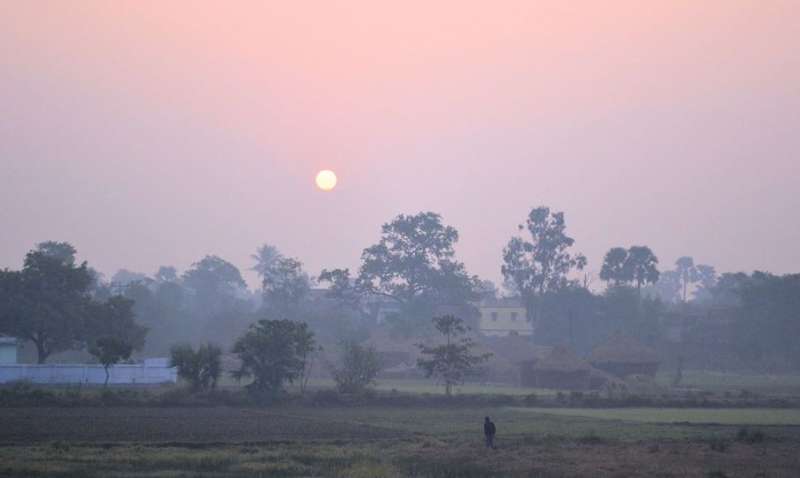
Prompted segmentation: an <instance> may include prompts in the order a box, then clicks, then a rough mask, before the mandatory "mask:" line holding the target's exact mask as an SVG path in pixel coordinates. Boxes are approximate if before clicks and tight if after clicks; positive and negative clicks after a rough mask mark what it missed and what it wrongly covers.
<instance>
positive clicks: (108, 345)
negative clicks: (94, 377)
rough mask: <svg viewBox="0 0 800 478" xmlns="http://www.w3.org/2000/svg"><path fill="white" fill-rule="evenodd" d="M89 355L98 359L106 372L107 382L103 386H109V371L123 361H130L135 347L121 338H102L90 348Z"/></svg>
mask: <svg viewBox="0 0 800 478" xmlns="http://www.w3.org/2000/svg"><path fill="white" fill-rule="evenodd" d="M89 353H90V354H92V355H94V356H95V357H96V358H97V361H98V362H100V363H101V364H102V365H103V370H105V372H106V381H105V383H103V386H104V387H105V386H108V378H109V373H108V369H109V367H111V366H112V365H116V364H117V363H119V362H120V361H122V360H128V359H129V358H130V357H131V353H133V346H131V344H129V343H128V342H126V341H125V340H123V339H121V338H119V337H100V338H99V339H97V340H96V341H95V342H94V343H93V344H92V345H90V346H89Z"/></svg>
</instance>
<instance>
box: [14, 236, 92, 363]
mask: <svg viewBox="0 0 800 478" xmlns="http://www.w3.org/2000/svg"><path fill="white" fill-rule="evenodd" d="M74 254H75V249H74V248H73V247H72V246H71V245H69V244H67V243H57V242H45V243H42V244H40V245H39V246H38V247H37V248H36V249H34V250H32V251H30V252H29V253H28V254H27V255H26V256H25V263H24V267H23V269H22V270H21V271H9V270H4V271H2V272H0V298H2V300H0V304H2V305H0V332H3V333H5V334H9V335H12V336H15V337H19V338H22V339H25V340H30V341H31V342H33V344H34V346H35V347H36V352H37V355H38V362H39V363H44V362H45V361H46V360H47V358H48V357H49V356H50V355H52V354H53V353H57V352H61V351H64V350H69V349H72V348H79V347H80V346H81V344H82V342H83V341H84V340H83V339H84V338H85V325H86V324H85V321H84V318H85V316H86V314H87V309H88V307H89V305H90V296H89V291H90V287H91V285H92V283H93V281H94V276H93V274H92V273H91V272H90V270H89V268H88V266H87V265H86V263H85V262H84V263H83V264H81V265H79V266H78V265H75V258H74Z"/></svg>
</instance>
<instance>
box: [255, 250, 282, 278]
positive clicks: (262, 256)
mask: <svg viewBox="0 0 800 478" xmlns="http://www.w3.org/2000/svg"><path fill="white" fill-rule="evenodd" d="M250 257H251V258H252V259H253V260H254V261H256V264H255V265H254V266H253V267H252V269H251V270H254V271H256V273H258V275H259V277H261V279H262V280H264V279H266V278H267V277H269V276H270V275H271V274H272V273H273V271H274V270H275V266H276V264H277V262H278V261H279V260H281V259H282V258H283V254H281V253H280V251H279V250H278V248H277V247H275V246H273V245H270V244H264V245H262V246H261V247H259V248H258V249H257V250H256V253H255V254H252V255H251V256H250Z"/></svg>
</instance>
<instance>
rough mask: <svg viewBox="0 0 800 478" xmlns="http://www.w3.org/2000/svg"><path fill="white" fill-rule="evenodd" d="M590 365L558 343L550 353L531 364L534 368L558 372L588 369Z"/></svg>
mask: <svg viewBox="0 0 800 478" xmlns="http://www.w3.org/2000/svg"><path fill="white" fill-rule="evenodd" d="M591 368H592V367H591V365H589V363H588V362H586V361H585V360H583V359H581V358H580V357H578V356H577V355H575V353H574V352H573V351H572V350H570V349H568V348H567V347H565V346H563V345H559V346H557V347H555V348H553V350H552V351H551V352H550V354H549V355H548V356H546V357H544V358H543V359H541V360H537V361H536V362H535V363H534V364H533V369H534V370H548V371H558V372H578V371H589V370H590V369H591Z"/></svg>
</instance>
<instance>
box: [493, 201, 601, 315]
mask: <svg viewBox="0 0 800 478" xmlns="http://www.w3.org/2000/svg"><path fill="white" fill-rule="evenodd" d="M566 227H567V226H566V222H565V220H564V213H563V212H551V211H550V208H548V207H545V206H542V207H538V208H534V209H532V210H531V212H530V214H528V218H527V220H526V222H525V224H522V225H520V226H519V230H520V231H525V230H527V232H528V233H529V234H530V238H529V239H526V238H523V237H521V236H516V237H512V238H511V240H510V241H509V242H508V245H507V246H506V247H505V249H503V266H502V268H501V271H502V273H503V276H504V277H505V278H506V279H507V280H508V281H510V282H513V284H514V286H515V288H516V289H517V290H518V291H519V292H520V295H521V296H522V299H523V300H524V301H525V304H526V308H527V315H528V320H530V321H535V320H536V319H537V318H538V317H537V315H538V314H537V313H536V304H537V303H538V304H540V303H541V301H540V300H539V301H537V298H538V299H541V298H542V297H543V296H544V294H545V293H547V292H550V291H556V290H559V289H562V288H564V287H566V286H567V285H568V284H569V283H570V282H571V281H570V280H569V279H568V278H567V275H568V274H569V273H570V272H571V271H573V270H582V269H583V268H584V267H585V266H586V257H585V256H584V255H583V254H580V253H578V254H573V253H570V251H569V249H570V248H571V247H572V245H573V244H574V243H575V240H574V239H573V238H571V237H569V236H568V235H567V234H566Z"/></svg>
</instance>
